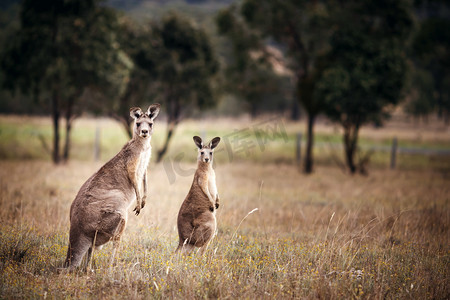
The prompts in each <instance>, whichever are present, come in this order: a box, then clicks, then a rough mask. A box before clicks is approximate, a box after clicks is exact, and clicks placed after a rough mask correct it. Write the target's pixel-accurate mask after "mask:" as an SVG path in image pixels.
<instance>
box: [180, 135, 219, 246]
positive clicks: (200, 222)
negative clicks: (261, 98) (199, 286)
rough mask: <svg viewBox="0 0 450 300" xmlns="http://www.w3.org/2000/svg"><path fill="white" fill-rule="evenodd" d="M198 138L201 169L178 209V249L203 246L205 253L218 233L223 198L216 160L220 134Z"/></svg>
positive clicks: (196, 143)
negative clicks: (213, 166)
mask: <svg viewBox="0 0 450 300" xmlns="http://www.w3.org/2000/svg"><path fill="white" fill-rule="evenodd" d="M194 142H195V145H197V147H198V156H197V171H196V172H195V175H194V180H193V181H192V185H191V189H190V190H189V193H188V194H187V196H186V198H185V199H184V201H183V204H181V208H180V211H179V212H178V219H177V225H178V236H179V243H178V248H177V250H176V251H177V252H178V251H182V252H190V251H192V250H193V249H194V248H195V247H200V251H201V253H202V254H203V252H205V250H206V248H207V247H208V244H209V242H210V241H211V240H212V238H213V237H214V235H215V234H216V227H217V224H216V210H217V209H218V208H219V202H220V200H219V194H218V192H217V186H216V174H215V172H214V169H213V168H212V161H213V154H214V148H216V147H217V145H218V144H219V142H220V138H219V137H215V138H213V139H212V140H211V142H209V143H208V144H206V145H204V144H203V142H202V139H201V138H200V137H198V136H194Z"/></svg>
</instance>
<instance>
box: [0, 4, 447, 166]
mask: <svg viewBox="0 0 450 300" xmlns="http://www.w3.org/2000/svg"><path fill="white" fill-rule="evenodd" d="M449 7H450V6H449V4H448V3H447V2H446V1H439V0H433V1H425V0H423V1H421V0H415V1H406V0H405V1H403V0H402V1H281V0H280V1H276V0H274V1H256V0H245V1H232V0H185V1H183V0H169V1H157V0H154V1H152V0H133V1H125V0H110V1H97V0H66V1H50V0H46V1H39V2H37V1H32V0H24V1H11V0H10V1H2V4H1V5H0V9H1V13H0V44H1V45H2V46H1V49H0V50H1V52H0V114H1V116H0V158H2V159H24V158H25V159H40V160H42V159H44V160H49V159H51V160H52V161H53V162H54V163H56V164H59V163H61V162H66V161H68V160H69V159H71V158H74V159H77V160H92V159H93V158H94V159H96V160H99V159H101V160H106V159H109V158H110V157H111V156H113V155H114V153H116V152H117V151H118V149H120V147H121V145H123V144H124V143H125V142H126V140H127V139H128V138H129V137H130V136H131V131H130V125H131V121H132V120H131V118H130V117H129V108H130V107H132V106H142V107H143V109H146V107H147V106H148V105H150V104H151V103H154V102H159V103H161V104H162V112H161V114H160V116H159V117H158V123H159V124H160V125H159V126H160V127H158V128H157V129H156V130H155V132H156V133H155V135H154V140H153V145H154V152H153V153H154V159H153V160H154V161H156V162H159V161H163V160H164V159H166V160H170V161H173V160H174V159H175V158H174V157H175V156H176V157H178V158H179V160H186V161H188V160H193V159H195V158H194V157H195V153H191V154H189V153H190V152H192V151H187V155H185V156H183V157H181V156H180V153H181V152H183V150H184V149H187V148H186V147H191V146H192V145H191V138H192V135H194V134H197V135H202V136H203V137H205V138H212V137H213V136H215V135H221V136H229V137H230V138H233V139H231V140H232V141H234V143H231V142H229V143H228V144H227V145H228V147H227V149H226V151H223V153H222V154H219V155H223V158H224V159H225V158H227V160H230V157H231V156H230V153H229V152H230V151H231V152H240V154H241V155H238V154H239V153H235V155H233V159H245V160H249V159H250V160H254V161H260V162H276V163H282V162H284V163H288V164H296V165H297V166H298V167H299V168H300V169H301V170H302V171H303V172H305V173H306V174H309V173H311V172H312V171H313V167H314V164H315V163H318V164H328V165H336V166H338V167H339V168H342V169H343V170H345V171H346V172H349V173H362V174H367V173H368V165H369V164H371V165H372V166H373V167H383V168H386V167H391V168H395V167H400V168H410V167H424V166H431V165H433V163H434V165H435V167H436V168H440V169H445V170H446V171H447V170H448V168H449V162H448V161H449V159H448V156H449V150H450V139H449V131H448V128H449V127H448V124H449V109H450V99H449V89H450V73H449V72H450V57H449V43H450V31H449V30H447V29H448V28H450V26H449V25H450V19H449V17H450V10H449ZM274 116H275V117H276V118H277V121H276V122H272V126H270V125H269V124H270V121H269V120H271V118H272V117H274ZM261 122H263V123H264V124H266V125H264V126H266V127H267V126H269V127H267V128H266V129H264V128H257V130H253V129H255V128H256V127H258V126H257V124H260V123H261ZM255 126H256V127H255ZM264 126H263V127H264ZM280 130H281V131H282V133H283V134H282V135H280V134H279V133H280V132H281V131H280ZM233 132H240V133H239V134H237V135H234V136H233ZM277 133H278V134H277ZM258 138H259V139H261V138H262V139H263V140H264V141H265V142H266V144H267V145H264V147H258V145H260V144H258V142H260V141H259V140H258ZM245 140H247V142H245ZM243 141H244V143H242V142H243ZM250 143H252V144H253V145H250ZM242 144H246V145H247V146H252V147H250V148H249V149H244V150H245V151H236V150H237V148H236V147H242ZM233 147H234V148H233ZM189 149H190V148H189ZM240 150H242V149H240ZM397 154H400V157H398V158H397ZM443 162H444V163H443Z"/></svg>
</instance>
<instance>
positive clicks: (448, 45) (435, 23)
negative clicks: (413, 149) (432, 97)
mask: <svg viewBox="0 0 450 300" xmlns="http://www.w3.org/2000/svg"><path fill="white" fill-rule="evenodd" d="M440 2H442V3H440ZM425 4H428V5H430V6H432V7H433V8H430V10H431V9H432V10H433V11H436V10H437V11H439V10H442V11H444V12H445V11H448V8H449V6H448V4H446V3H445V2H444V1H439V0H435V1H429V3H428V2H426V3H424V4H422V5H425ZM436 6H437V7H436ZM441 6H443V7H441ZM445 7H446V9H445ZM424 9H425V11H426V10H427V9H426V7H425V8H424ZM430 15H431V17H428V16H426V18H425V19H424V20H422V22H421V23H420V27H419V30H418V31H417V32H416V34H415V36H414V38H413V42H412V46H411V50H412V51H411V52H412V58H413V61H414V63H415V64H416V65H417V67H419V68H421V69H424V70H427V71H428V72H429V73H430V74H431V75H432V77H433V83H434V90H435V92H436V95H437V99H436V105H437V109H438V116H440V117H443V118H444V120H445V122H446V123H448V121H449V118H450V93H449V92H450V88H449V85H448V83H449V82H450V50H449V49H450V32H449V31H448V30H444V28H449V26H450V20H448V16H445V15H444V16H439V15H436V12H433V13H432V14H430Z"/></svg>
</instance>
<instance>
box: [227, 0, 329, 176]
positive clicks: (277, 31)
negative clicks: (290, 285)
mask: <svg viewBox="0 0 450 300" xmlns="http://www.w3.org/2000/svg"><path fill="white" fill-rule="evenodd" d="M230 9H232V8H229V9H228V10H230ZM240 13H241V15H242V16H243V18H244V20H245V22H246V24H248V25H249V26H250V27H251V28H252V29H253V30H254V31H255V33H254V35H255V34H259V36H260V39H264V41H266V42H267V41H270V40H272V41H274V42H275V43H277V44H278V45H279V46H280V48H282V49H286V50H285V52H286V56H287V58H288V59H287V61H288V63H287V65H288V66H289V68H290V69H291V71H292V74H293V76H294V77H295V82H296V83H295V91H296V92H295V95H296V98H297V100H298V101H299V103H301V105H302V106H303V107H304V109H305V111H306V113H307V118H308V122H307V124H308V125H307V126H308V129H307V147H306V153H305V163H304V171H305V172H306V173H311V172H312V170H313V126H314V120H315V119H316V117H317V115H318V114H319V112H320V111H321V110H322V104H321V102H320V99H319V98H317V97H315V96H314V90H315V85H316V82H317V80H318V78H319V77H320V74H321V72H322V69H323V66H322V64H323V63H324V61H323V60H322V57H323V54H324V51H326V44H327V41H328V35H329V33H328V32H329V31H330V26H328V24H327V23H326V20H327V18H328V17H327V6H326V3H324V2H319V1H298V0H262V1H258V0H244V1H243V2H242V6H241V9H240ZM222 14H223V15H226V14H227V12H226V11H225V12H222ZM225 21H226V19H222V21H221V20H220V19H219V22H222V23H223V24H220V23H219V27H220V26H226V25H227V24H226V22H225ZM227 26H229V27H231V26H234V25H232V24H228V25H227ZM261 44H263V43H261ZM237 47H239V45H237ZM261 51H264V49H262V50H261Z"/></svg>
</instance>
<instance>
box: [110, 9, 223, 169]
mask: <svg viewBox="0 0 450 300" xmlns="http://www.w3.org/2000/svg"><path fill="white" fill-rule="evenodd" d="M123 25H124V26H123V27H122V30H121V31H122V33H121V40H122V44H123V47H124V49H125V51H126V53H127V55H128V56H129V57H130V58H131V59H132V61H133V64H134V66H133V69H132V72H131V76H130V78H129V81H128V85H127V87H126V89H125V93H124V94H123V96H122V97H121V98H120V100H119V105H118V107H119V108H123V109H119V111H120V110H123V111H125V107H127V106H128V105H130V104H131V103H134V104H137V103H138V102H142V101H143V99H144V100H145V99H147V98H151V99H153V101H157V102H160V103H162V104H163V105H162V108H163V109H164V110H165V111H166V113H167V123H168V126H167V136H166V139H165V142H164V145H163V146H162V148H161V149H159V150H158V153H157V158H156V160H157V162H160V161H161V160H162V158H163V156H164V154H165V153H166V152H167V149H168V147H169V143H170V140H171V138H172V136H173V134H174V131H175V129H176V127H177V125H178V124H179V122H180V121H181V119H182V118H183V117H184V115H183V114H185V113H187V112H188V111H189V109H192V108H193V107H199V108H205V107H208V106H211V105H212V104H214V102H215V98H214V95H213V84H214V75H215V74H216V73H217V72H218V70H219V64H218V61H217V59H216V57H215V54H214V50H213V48H212V46H211V43H210V40H209V37H208V36H207V35H206V33H205V31H204V30H202V29H201V28H198V27H197V26H196V25H195V24H194V23H193V22H192V21H191V20H189V19H187V18H185V17H182V16H179V15H177V14H174V13H170V14H167V15H165V16H164V17H163V18H162V19H161V20H160V21H151V22H149V23H148V25H147V26H143V27H139V26H136V25H135V24H132V23H130V22H128V21H126V22H125V23H124V24H123ZM119 111H115V112H114V113H113V115H114V116H115V118H116V119H118V120H120V121H121V123H122V124H123V125H124V127H125V128H126V129H127V132H128V133H129V134H130V132H129V131H128V130H129V121H130V120H129V117H128V116H126V115H121V114H120V113H119Z"/></svg>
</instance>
